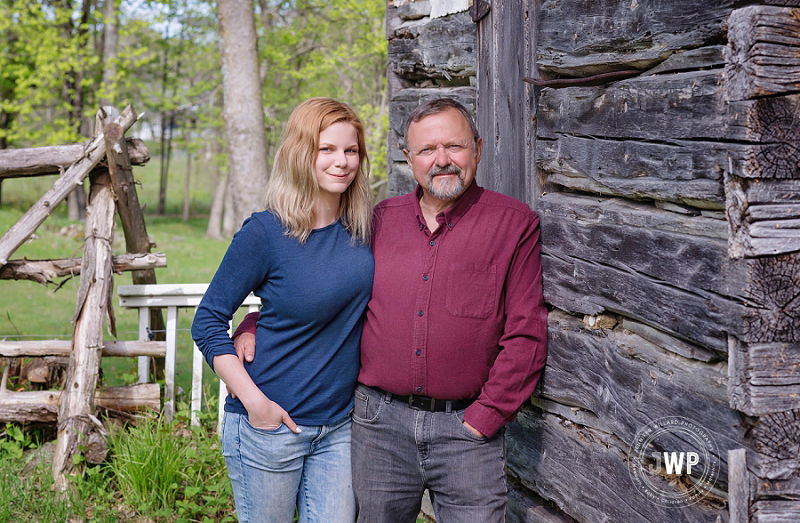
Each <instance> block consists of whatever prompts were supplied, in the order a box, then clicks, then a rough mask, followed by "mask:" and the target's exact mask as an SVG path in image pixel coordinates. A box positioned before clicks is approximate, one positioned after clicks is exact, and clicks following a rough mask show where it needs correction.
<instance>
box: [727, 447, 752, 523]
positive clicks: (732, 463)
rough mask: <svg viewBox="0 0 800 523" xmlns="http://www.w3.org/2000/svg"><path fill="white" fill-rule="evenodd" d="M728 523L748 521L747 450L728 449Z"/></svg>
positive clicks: (748, 476)
mask: <svg viewBox="0 0 800 523" xmlns="http://www.w3.org/2000/svg"><path fill="white" fill-rule="evenodd" d="M728 506H729V507H730V508H729V512H730V517H731V519H730V521H729V523H749V522H750V473H749V472H748V471H747V450H746V449H732V450H729V451H728Z"/></svg>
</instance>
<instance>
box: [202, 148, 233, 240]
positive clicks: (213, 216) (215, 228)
mask: <svg viewBox="0 0 800 523" xmlns="http://www.w3.org/2000/svg"><path fill="white" fill-rule="evenodd" d="M218 152H219V140H217V137H216V136H214V137H212V138H211V140H209V141H208V144H207V150H206V163H209V161H210V164H211V165H212V168H213V170H214V187H215V190H214V194H212V196H211V210H210V211H209V214H208V226H207V227H206V237H207V238H210V239H212V240H221V239H222V233H221V231H220V227H221V225H222V207H223V205H224V203H225V194H226V193H227V192H228V191H226V188H227V187H228V177H227V176H226V175H225V174H224V173H223V172H222V169H220V168H219V164H218V163H217V162H216V156H217V153H218Z"/></svg>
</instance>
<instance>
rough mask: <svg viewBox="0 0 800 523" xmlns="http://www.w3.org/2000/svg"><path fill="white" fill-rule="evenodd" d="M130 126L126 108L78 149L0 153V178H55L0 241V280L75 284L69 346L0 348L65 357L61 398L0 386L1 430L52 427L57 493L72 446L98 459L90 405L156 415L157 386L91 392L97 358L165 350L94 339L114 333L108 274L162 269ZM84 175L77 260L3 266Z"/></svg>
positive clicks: (100, 452)
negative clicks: (119, 245) (137, 180)
mask: <svg viewBox="0 0 800 523" xmlns="http://www.w3.org/2000/svg"><path fill="white" fill-rule="evenodd" d="M136 119H137V115H136V113H135V112H134V111H133V109H132V107H130V106H128V107H126V108H125V110H124V111H122V113H119V112H118V111H116V109H114V108H112V107H106V108H102V109H101V110H100V111H98V116H97V118H96V121H95V138H94V139H93V140H91V141H90V142H89V143H87V144H78V145H72V146H56V147H43V148H35V149H10V150H3V151H0V178H11V177H19V176H38V175H43V174H51V173H55V174H60V175H59V177H58V178H57V179H56V180H55V182H54V183H53V186H52V187H51V188H50V189H48V190H47V191H46V192H45V194H44V195H43V196H42V197H41V198H40V199H39V200H38V201H37V202H36V203H35V204H34V205H33V206H32V207H31V208H30V209H29V210H28V211H27V212H26V213H25V214H24V215H23V216H22V218H20V219H19V221H18V222H17V223H16V224H15V225H14V226H13V227H11V229H9V230H8V231H7V232H6V233H5V234H4V235H3V237H2V238H0V266H2V269H0V277H2V278H4V279H22V280H32V281H36V282H39V283H42V284H45V285H46V284H48V283H50V282H52V281H53V280H54V279H55V278H59V277H63V276H67V275H75V274H80V276H81V277H80V283H79V286H78V292H77V298H76V305H75V314H74V316H73V321H72V339H71V341H67V342H58V341H52V342H34V341H28V342H1V343H0V355H2V356H5V357H30V356H35V357H47V358H62V359H63V358H65V357H67V356H68V358H69V362H68V365H67V370H66V377H65V380H64V388H63V389H62V390H50V391H30V392H10V391H8V390H6V382H7V379H8V369H9V366H8V365H6V367H5V370H4V375H3V380H2V387H0V421H20V422H26V421H28V422H30V421H39V422H42V421H43V422H50V421H57V431H58V440H57V442H56V449H55V453H54V459H53V479H54V485H55V488H57V489H59V490H63V489H64V488H65V487H66V474H68V473H70V472H72V471H74V470H75V468H76V465H75V463H74V462H73V459H72V457H73V455H74V454H76V453H78V452H81V450H79V447H83V448H84V449H86V450H85V451H83V453H84V456H85V457H86V459H87V461H90V462H92V461H95V462H97V461H101V460H102V459H103V458H104V457H105V443H104V440H103V437H102V434H101V432H102V430H103V428H102V423H101V421H100V420H99V419H98V418H97V416H96V413H97V407H98V406H101V407H104V408H106V409H108V410H138V409H143V408H153V409H158V408H159V406H160V398H159V397H160V394H159V387H158V385H156V384H145V383H142V384H138V385H135V386H133V387H117V388H113V389H97V382H98V373H99V364H100V357H101V356H103V355H106V356H138V357H145V356H146V357H163V356H164V354H165V349H166V347H165V344H164V343H159V342H151V341H146V342H145V341H139V342H109V341H104V340H103V333H104V330H105V326H106V323H108V326H109V330H110V331H111V332H112V334H115V324H114V316H113V311H112V308H111V303H110V297H111V293H112V291H113V273H114V271H120V270H132V271H134V281H136V280H137V279H139V280H144V281H152V282H154V281H155V273H154V271H153V269H154V268H156V267H163V266H165V265H166V262H165V258H164V256H163V255H157V254H150V241H149V239H148V238H147V233H146V228H145V225H144V218H143V216H142V213H141V208H140V206H139V203H138V197H137V195H136V187H135V184H134V180H133V176H132V172H131V165H132V164H135V163H143V162H145V161H147V160H148V159H149V157H148V153H147V150H146V148H145V147H144V144H143V143H142V142H141V141H137V140H125V138H124V133H125V131H127V130H128V129H129V128H130V127H131V125H133V123H134V122H135V121H136ZM104 159H105V161H104V162H102V161H103V160H104ZM101 162H102V164H101ZM86 176H89V179H90V182H91V188H90V194H89V200H88V206H87V214H86V224H85V233H84V246H83V256H82V258H81V259H80V260H77V259H70V260H36V261H31V260H9V259H8V258H9V256H11V254H12V253H13V252H14V251H15V250H16V249H17V248H18V247H19V246H20V245H22V244H23V243H24V242H25V241H26V240H27V239H28V238H29V237H30V236H31V235H32V234H33V233H34V232H35V231H36V229H37V227H39V225H41V224H42V223H43V222H44V220H45V219H46V218H47V217H48V216H49V215H50V213H51V212H52V211H53V209H55V207H56V206H57V205H58V204H59V203H60V202H62V201H63V200H64V199H65V198H66V196H67V195H68V194H69V193H70V192H71V191H72V190H73V189H74V188H75V187H76V186H78V185H80V184H82V183H83V179H84V178H85V177H86ZM115 211H117V212H118V213H119V215H120V222H121V223H122V227H123V230H124V232H125V238H126V247H127V250H128V253H129V254H128V255H125V256H113V255H112V253H111V241H112V237H113V231H114V215H115Z"/></svg>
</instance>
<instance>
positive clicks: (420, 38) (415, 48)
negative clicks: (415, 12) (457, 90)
mask: <svg viewBox="0 0 800 523" xmlns="http://www.w3.org/2000/svg"><path fill="white" fill-rule="evenodd" d="M475 47H476V35H475V24H473V23H472V19H471V18H470V16H469V13H467V12H463V13H457V14H453V15H450V16H445V17H442V18H424V19H421V20H413V21H409V22H405V23H403V24H401V25H400V26H399V27H398V28H397V29H395V31H394V38H392V39H390V40H389V47H388V55H389V69H390V70H391V71H392V72H393V73H394V74H396V75H398V76H400V77H401V78H403V79H405V80H410V81H412V82H423V81H431V80H435V81H436V84H437V85H439V86H442V87H456V86H468V85H470V83H469V82H470V81H469V77H470V76H474V75H475Z"/></svg>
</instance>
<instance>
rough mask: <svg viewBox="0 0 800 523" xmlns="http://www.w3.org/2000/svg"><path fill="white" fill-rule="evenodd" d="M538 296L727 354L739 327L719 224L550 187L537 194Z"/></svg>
mask: <svg viewBox="0 0 800 523" xmlns="http://www.w3.org/2000/svg"><path fill="white" fill-rule="evenodd" d="M538 210H539V213H540V217H541V225H542V265H543V270H544V292H545V300H546V301H547V302H548V303H550V304H552V305H555V306H557V307H559V308H561V309H563V310H566V311H571V312H575V313H581V314H590V315H592V314H599V313H601V312H603V311H606V310H607V311H612V312H617V313H619V314H623V315H625V316H628V317H630V318H633V319H637V320H639V321H641V322H643V323H646V324H649V325H651V326H654V327H657V328H659V329H661V330H663V331H666V332H668V333H671V334H672V335H676V336H678V337H681V338H683V339H686V340H688V341H690V342H692V343H695V344H698V345H700V346H702V347H705V348H709V349H713V350H716V351H720V352H725V351H727V336H728V333H731V332H738V330H739V329H741V317H742V315H743V313H744V309H743V308H742V306H741V304H740V303H739V301H738V298H739V297H741V296H742V292H743V290H742V288H741V287H742V285H743V281H744V280H743V275H744V273H743V267H742V265H741V264H740V263H737V262H736V261H733V260H729V259H728V258H727V250H726V243H725V240H724V239H725V237H726V230H725V223H724V222H721V221H720V220H715V219H712V218H705V217H686V216H682V215H680V214H677V213H672V212H668V211H659V210H658V209H656V208H654V207H651V206H647V205H643V204H637V203H634V202H630V201H623V200H616V199H604V198H591V197H586V196H577V195H569V194H564V193H550V194H547V195H546V196H544V197H542V198H541V199H540V201H539V209H538Z"/></svg>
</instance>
